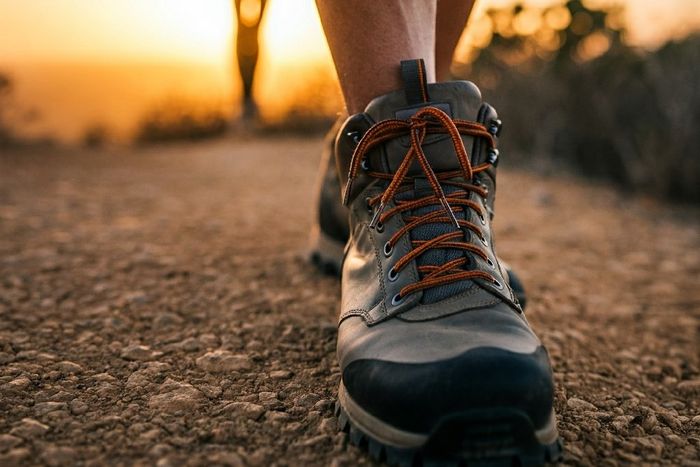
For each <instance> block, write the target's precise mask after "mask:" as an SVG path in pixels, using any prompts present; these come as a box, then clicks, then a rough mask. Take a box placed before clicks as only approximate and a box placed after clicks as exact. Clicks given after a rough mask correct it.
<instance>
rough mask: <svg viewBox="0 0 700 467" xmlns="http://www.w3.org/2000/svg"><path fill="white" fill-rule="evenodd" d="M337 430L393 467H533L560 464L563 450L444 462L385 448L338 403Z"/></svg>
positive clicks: (550, 447) (554, 447)
mask: <svg viewBox="0 0 700 467" xmlns="http://www.w3.org/2000/svg"><path fill="white" fill-rule="evenodd" d="M335 415H336V417H337V418H338V428H339V430H340V431H342V432H344V433H346V434H347V436H348V438H349V440H350V443H352V444H353V445H354V446H357V447H359V448H360V449H362V450H364V451H367V452H368V454H369V455H370V457H371V458H372V459H373V460H375V461H376V462H379V463H382V462H384V463H386V464H387V465H389V466H390V467H534V466H539V465H545V464H551V463H555V462H558V461H559V460H561V458H562V454H563V447H562V443H561V440H560V439H557V441H556V442H554V443H552V444H550V445H542V446H541V452H540V453H539V455H538V456H537V457H535V456H532V455H524V454H516V455H512V456H509V457H499V458H494V459H462V460H451V459H450V460H444V459H433V458H430V457H425V458H424V455H425V453H424V452H422V451H421V450H420V449H419V448H416V449H401V448H396V447H394V446H389V445H386V444H383V443H382V442H380V441H378V440H376V439H374V438H373V437H371V436H370V435H368V434H367V433H365V432H363V431H362V430H361V429H360V428H359V427H357V426H356V425H355V424H353V422H352V421H351V420H350V418H349V417H348V415H347V414H346V413H345V410H344V409H343V407H342V405H341V404H340V403H339V402H336V404H335Z"/></svg>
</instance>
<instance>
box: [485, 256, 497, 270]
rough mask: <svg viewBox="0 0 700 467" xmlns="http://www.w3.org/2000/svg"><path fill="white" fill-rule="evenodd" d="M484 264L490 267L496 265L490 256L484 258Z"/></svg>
mask: <svg viewBox="0 0 700 467" xmlns="http://www.w3.org/2000/svg"><path fill="white" fill-rule="evenodd" d="M486 264H488V265H489V267H491V268H495V267H496V265H495V264H494V263H493V261H491V258H486Z"/></svg>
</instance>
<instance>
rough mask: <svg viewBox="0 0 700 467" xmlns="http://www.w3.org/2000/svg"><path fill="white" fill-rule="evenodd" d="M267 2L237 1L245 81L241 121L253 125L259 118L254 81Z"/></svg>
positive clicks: (238, 39)
mask: <svg viewBox="0 0 700 467" xmlns="http://www.w3.org/2000/svg"><path fill="white" fill-rule="evenodd" d="M265 4H266V0H235V5H234V6H235V8H236V23H237V25H238V27H237V31H238V32H237V34H236V58H237V61H238V70H239V73H240V75H241V81H243V103H242V105H243V112H242V114H241V120H242V121H243V123H244V124H251V123H254V122H255V121H256V119H257V118H258V106H257V104H256V103H255V99H254V98H253V79H254V77H255V68H256V67H257V65H258V56H259V51H260V36H259V29H260V21H261V20H262V16H263V13H264V11H265Z"/></svg>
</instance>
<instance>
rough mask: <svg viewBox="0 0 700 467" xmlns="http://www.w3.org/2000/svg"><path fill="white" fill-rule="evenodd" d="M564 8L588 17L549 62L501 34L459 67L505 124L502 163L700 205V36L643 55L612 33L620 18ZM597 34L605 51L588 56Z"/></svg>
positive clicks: (529, 42) (522, 40) (578, 6)
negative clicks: (585, 27) (587, 46)
mask: <svg viewBox="0 0 700 467" xmlns="http://www.w3.org/2000/svg"><path fill="white" fill-rule="evenodd" d="M565 7H566V8H567V9H569V11H570V13H571V16H572V17H573V16H575V15H576V14H578V15H579V16H578V17H579V18H580V17H581V15H589V16H590V21H589V29H588V30H587V31H586V32H585V33H580V32H579V33H574V32H573V31H572V25H571V24H570V25H569V26H568V27H567V28H564V29H562V30H561V31H558V32H556V33H557V34H558V35H559V37H558V40H559V42H560V44H561V45H560V46H559V48H557V49H556V50H553V51H549V52H548V53H547V54H543V53H539V51H538V50H537V47H538V45H537V43H536V41H535V40H534V39H533V37H532V36H528V37H525V36H518V35H517V34H515V35H512V34H509V35H508V37H506V36H505V35H500V34H499V32H498V30H497V29H496V30H495V33H494V36H493V39H492V40H491V44H490V46H489V47H488V48H486V49H484V50H482V51H480V53H479V56H478V57H477V59H476V60H475V61H474V63H473V64H471V65H470V66H468V67H465V68H462V69H461V72H462V74H463V75H464V76H466V77H468V78H469V79H473V80H474V81H476V82H478V83H480V84H481V85H482V87H483V89H484V95H485V97H486V99H487V100H488V101H490V102H491V103H492V104H494V106H496V108H498V110H499V113H500V114H501V116H502V117H503V120H504V122H505V124H504V132H503V135H502V136H503V138H502V145H503V149H504V154H505V155H506V160H508V159H509V160H512V161H514V162H515V163H517V164H519V165H527V166H530V167H535V168H538V169H540V170H541V169H546V170H555V171H556V170H561V169H562V168H565V169H568V170H571V171H574V172H576V173H578V174H581V175H584V176H589V177H595V178H603V179H607V180H611V181H614V182H616V183H618V184H620V185H621V186H624V187H626V188H629V189H632V190H635V191H639V192H645V193H649V194H653V195H656V196H661V197H667V198H672V199H680V200H685V201H690V202H695V203H697V202H700V157H699V156H698V147H700V130H698V129H699V128H700V87H699V86H697V77H698V76H700V35H696V36H690V37H687V38H686V39H683V40H681V41H678V42H671V43H668V44H666V45H665V46H664V47H662V48H660V49H658V50H656V51H642V50H637V49H634V48H632V47H630V46H628V45H626V44H625V42H624V30H623V29H610V28H609V23H610V22H609V21H608V20H607V17H608V15H609V14H613V13H615V14H618V13H619V10H615V11H614V12H612V13H611V12H608V11H605V10H591V9H588V8H587V7H585V5H584V4H583V3H582V2H580V1H578V0H575V1H569V2H567V3H566V4H565ZM522 11H523V7H518V6H516V7H515V8H513V9H509V10H505V12H504V11H503V10H498V11H495V10H494V11H492V12H491V14H505V15H506V16H508V15H510V17H515V16H517V15H518V14H520V12H522ZM540 13H541V14H543V15H544V14H546V10H542V11H541V12H540ZM501 24H503V22H502V21H501ZM593 35H598V36H597V37H605V38H607V39H606V40H607V41H608V47H607V49H605V50H604V51H603V52H602V53H599V54H598V56H596V57H595V58H585V57H582V56H581V50H582V45H584V44H585V43H586V40H587V39H588V38H589V37H592V36H593ZM545 36H547V35H546V34H545ZM528 51H529V52H530V53H529V54H528V53H527V52H528ZM514 57H515V58H514Z"/></svg>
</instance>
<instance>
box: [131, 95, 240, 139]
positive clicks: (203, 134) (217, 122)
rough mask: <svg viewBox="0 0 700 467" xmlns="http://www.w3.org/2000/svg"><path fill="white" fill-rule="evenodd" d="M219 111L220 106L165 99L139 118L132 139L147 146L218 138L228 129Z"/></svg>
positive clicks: (186, 100) (171, 98) (172, 98)
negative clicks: (149, 144)
mask: <svg viewBox="0 0 700 467" xmlns="http://www.w3.org/2000/svg"><path fill="white" fill-rule="evenodd" d="M223 109H224V106H223V105H218V104H214V103H201V102H200V101H194V100H189V99H185V98H180V97H169V98H167V99H165V100H163V101H161V102H160V103H158V104H156V105H155V106H154V107H153V108H152V109H151V110H149V111H148V112H146V114H145V115H144V116H143V118H141V120H140V123H139V124H138V127H137V131H136V136H135V140H136V142H138V143H142V144H148V143H161V142H168V141H179V140H201V139H206V138H214V137H217V136H220V135H222V134H223V133H224V132H225V131H226V128H227V126H228V119H227V117H226V114H225V112H224V110H223Z"/></svg>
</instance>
